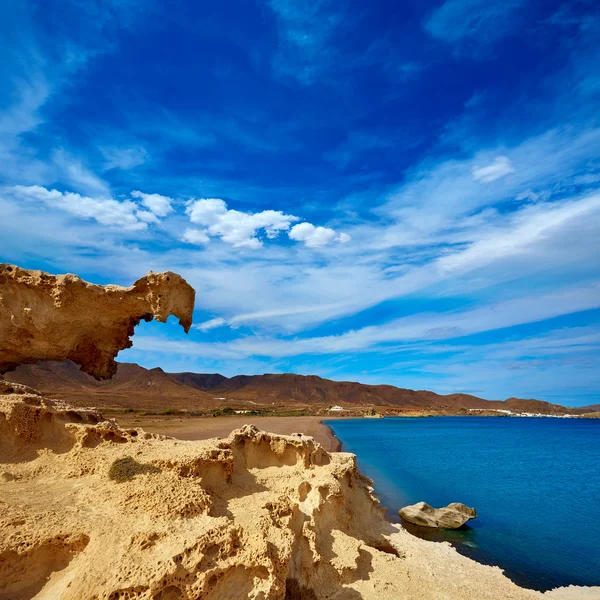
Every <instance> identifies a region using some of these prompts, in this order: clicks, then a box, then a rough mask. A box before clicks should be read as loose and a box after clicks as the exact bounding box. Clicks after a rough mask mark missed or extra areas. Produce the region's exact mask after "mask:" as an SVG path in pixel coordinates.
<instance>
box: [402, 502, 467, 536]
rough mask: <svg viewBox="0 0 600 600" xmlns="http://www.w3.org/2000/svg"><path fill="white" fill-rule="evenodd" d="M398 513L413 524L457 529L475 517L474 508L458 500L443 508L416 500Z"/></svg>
mask: <svg viewBox="0 0 600 600" xmlns="http://www.w3.org/2000/svg"><path fill="white" fill-rule="evenodd" d="M399 514H400V516H401V517H402V518H403V519H405V520H406V521H408V522H409V523H413V524H414V525H421V526H423V527H437V528H438V529H458V528H459V527H462V526H463V525H464V524H465V523H466V522H467V521H468V520H470V519H475V518H477V512H476V511H475V509H474V508H469V507H468V506H465V505H464V504H461V503H460V502H452V503H451V504H448V506H445V507H443V508H433V507H432V506H430V505H429V504H427V502H417V503H416V504H413V505H411V506H405V507H404V508H402V509H400V511H399Z"/></svg>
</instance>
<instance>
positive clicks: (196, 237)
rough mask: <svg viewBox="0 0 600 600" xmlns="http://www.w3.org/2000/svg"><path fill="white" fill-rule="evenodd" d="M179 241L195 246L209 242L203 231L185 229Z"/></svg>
mask: <svg viewBox="0 0 600 600" xmlns="http://www.w3.org/2000/svg"><path fill="white" fill-rule="evenodd" d="M180 239H181V241H182V242H188V244H197V245H204V244H208V243H209V242H210V238H209V237H208V235H207V233H206V231H204V230H203V229H186V230H185V231H184V232H183V235H182V236H181V238H180Z"/></svg>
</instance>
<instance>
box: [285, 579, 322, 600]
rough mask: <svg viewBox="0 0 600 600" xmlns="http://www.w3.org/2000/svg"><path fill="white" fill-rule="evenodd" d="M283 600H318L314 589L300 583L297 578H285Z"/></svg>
mask: <svg viewBox="0 0 600 600" xmlns="http://www.w3.org/2000/svg"><path fill="white" fill-rule="evenodd" d="M284 600H319V599H318V596H317V595H316V594H315V592H314V590H312V589H310V588H309V587H306V586H305V585H302V584H301V583H300V582H299V581H298V580H297V579H286V581H285V598H284Z"/></svg>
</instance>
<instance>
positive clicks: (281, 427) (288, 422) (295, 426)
mask: <svg viewBox="0 0 600 600" xmlns="http://www.w3.org/2000/svg"><path fill="white" fill-rule="evenodd" d="M327 418H328V419H329V418H331V417H327ZM116 420H117V422H118V423H119V425H121V427H142V428H143V429H145V430H146V431H149V432H150V433H160V434H163V435H169V436H171V437H174V438H177V439H180V440H208V439H210V438H215V437H227V436H228V435H229V434H230V433H231V432H232V431H233V430H234V429H239V428H240V427H242V426H243V425H246V424H252V425H256V427H258V429H261V430H262V431H268V432H269V433H277V434H280V435H290V434H292V433H304V434H306V435H310V436H311V437H313V438H314V439H315V440H316V441H317V442H319V444H321V445H322V446H323V447H324V448H325V450H327V451H328V452H337V451H339V450H341V442H340V441H339V440H338V439H337V438H336V437H335V436H334V435H333V432H332V431H331V429H330V428H329V427H327V425H324V424H323V423H322V421H323V417H312V416H307V417H257V416H248V415H235V416H226V417H185V418H181V417H155V416H152V417H150V416H146V417H144V416H139V415H129V414H123V415H118V416H117V417H116Z"/></svg>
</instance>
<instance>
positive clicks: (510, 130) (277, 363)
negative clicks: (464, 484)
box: [0, 0, 600, 404]
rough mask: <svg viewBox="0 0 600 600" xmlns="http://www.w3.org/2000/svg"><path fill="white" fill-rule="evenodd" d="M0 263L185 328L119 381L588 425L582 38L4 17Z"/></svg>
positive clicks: (590, 117)
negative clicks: (307, 387)
mask: <svg viewBox="0 0 600 600" xmlns="http://www.w3.org/2000/svg"><path fill="white" fill-rule="evenodd" d="M0 33H1V35H0V39H1V40H2V42H1V44H2V53H1V54H0V65H1V67H2V72H3V75H4V76H3V77H2V78H1V79H0V210H1V214H2V216H3V218H2V221H3V225H2V232H1V233H0V259H1V260H2V261H4V262H13V263H17V264H19V265H21V266H23V267H27V268H41V269H45V270H48V271H51V272H66V271H69V272H75V273H77V274H79V275H81V276H82V277H84V278H86V279H88V280H90V281H94V282H97V283H109V282H112V283H119V284H123V285H129V284H131V283H132V282H133V281H134V280H135V279H136V278H138V277H140V276H142V275H143V274H145V273H146V272H147V271H148V270H150V269H152V270H155V271H159V270H166V269H170V270H173V271H176V272H178V273H180V274H182V275H183V276H184V277H186V278H187V279H188V281H190V283H191V284H192V285H193V286H194V287H195V288H196V290H197V303H196V311H195V315H194V319H195V327H194V328H193V329H192V331H191V332H190V334H189V335H188V336H186V335H185V334H184V333H183V330H181V328H179V327H178V326H177V325H176V323H175V322H171V321H170V322H169V323H168V324H167V325H159V324H156V323H151V324H143V325H141V326H140V327H138V329H137V333H136V335H135V337H134V347H133V348H132V349H131V350H128V351H125V352H122V353H121V354H120V355H119V359H120V360H126V361H135V362H138V363H140V364H142V365H144V366H147V367H154V366H161V367H163V368H164V369H165V370H193V371H198V372H221V373H223V374H225V375H234V374H237V373H248V374H252V373H264V372H290V371H292V372H298V373H304V374H318V375H321V376H324V377H329V378H333V379H340V380H341V379H351V380H358V381H361V382H365V383H390V384H394V385H399V386H402V387H410V388H416V389H431V390H434V391H437V392H440V393H450V392H468V393H473V394H476V395H479V396H482V397H485V398H492V399H503V398H507V397H509V396H519V397H527V398H529V397H536V398H540V399H546V400H550V401H555V402H561V403H565V404H588V403H593V402H598V401H600V395H599V387H600V386H599V384H600V319H599V317H600V260H599V256H600V241H599V238H600V236H599V233H600V123H599V120H600V119H599V117H600V112H599V111H598V107H599V106H600V47H599V45H598V40H599V39H600V15H599V13H598V11H597V9H596V8H595V7H594V2H591V1H590V2H587V1H584V0H582V1H573V0H571V1H569V2H554V1H551V0H548V1H545V2H543V3H542V2H534V1H533V0H531V1H526V0H504V1H503V2H488V1H487V0H486V1H484V0H447V1H445V2H443V1H440V0H437V1H435V2H423V1H421V0H419V1H416V0H405V1H404V2H401V3H398V2H384V1H382V2H371V3H366V2H358V1H356V2H355V1H347V0H346V1H344V2H342V1H338V0H319V1H317V2H313V3H308V2H302V1H296V0H271V1H268V0H267V1H254V0H241V1H238V2H234V3H208V2H189V1H183V0H172V1H171V2H159V1H153V0H148V1H147V2H143V3H140V2H134V1H133V0H104V1H103V2H99V1H98V2H96V1H94V0H86V2H79V1H76V0H70V1H69V0H53V1H52V2H27V1H23V2H9V1H7V0H0Z"/></svg>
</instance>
